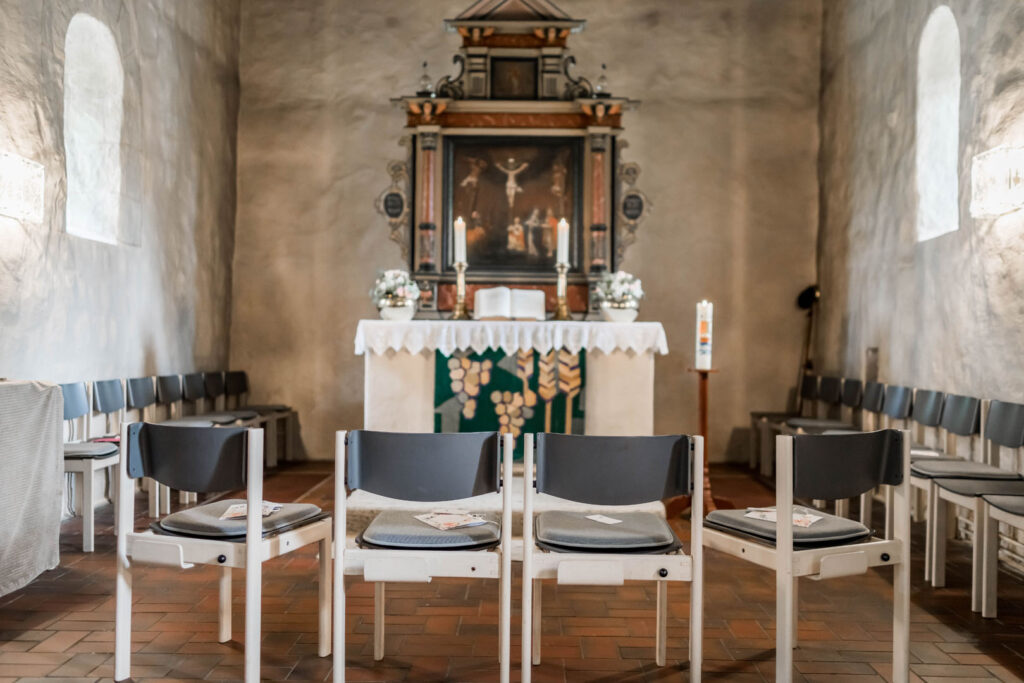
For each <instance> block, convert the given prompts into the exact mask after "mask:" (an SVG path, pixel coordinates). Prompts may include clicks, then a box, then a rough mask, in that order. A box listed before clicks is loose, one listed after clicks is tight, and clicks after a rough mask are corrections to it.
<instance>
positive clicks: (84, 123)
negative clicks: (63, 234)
mask: <svg viewBox="0 0 1024 683" xmlns="http://www.w3.org/2000/svg"><path fill="white" fill-rule="evenodd" d="M123 110H124V70H123V68H122V66H121V55H120V54H119V52H118V50H117V41H115V40H114V34H113V33H111V32H110V29H109V28H107V26H106V24H104V23H103V22H101V21H99V20H98V19H96V18H94V17H91V16H89V15H88V14H84V13H79V14H76V15H75V16H74V17H72V18H71V23H70V24H68V31H67V34H66V35H65V37H64V155H65V164H66V168H67V183H68V196H67V231H68V233H69V234H72V235H78V236H80V237H88V238H89V239H94V240H99V241H101V242H109V243H111V244H116V243H117V235H118V225H119V223H120V215H121V119H122V116H123Z"/></svg>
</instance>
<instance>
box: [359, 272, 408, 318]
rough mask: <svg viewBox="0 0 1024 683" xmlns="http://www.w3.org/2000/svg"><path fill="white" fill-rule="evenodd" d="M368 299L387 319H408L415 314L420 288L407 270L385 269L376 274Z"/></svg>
mask: <svg viewBox="0 0 1024 683" xmlns="http://www.w3.org/2000/svg"><path fill="white" fill-rule="evenodd" d="M370 299H372V300H373V304H374V305H375V306H376V307H377V308H378V309H379V310H380V312H381V317H383V318H385V319H387V320H408V319H410V318H412V316H413V315H415V314H416V306H417V304H419V300H420V288H419V285H417V284H416V281H415V280H413V279H412V277H411V276H410V275H409V273H408V272H407V271H404V270H399V269H397V268H396V269H392V270H385V271H383V272H382V273H381V274H380V275H378V276H377V281H376V282H375V283H374V285H373V289H371V290H370Z"/></svg>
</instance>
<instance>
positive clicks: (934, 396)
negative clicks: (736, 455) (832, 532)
mask: <svg viewBox="0 0 1024 683" xmlns="http://www.w3.org/2000/svg"><path fill="white" fill-rule="evenodd" d="M861 387H862V385H861V382H860V380H857V379H843V378H838V377H821V378H820V379H819V378H817V377H815V376H813V375H808V376H806V377H805V378H804V380H803V385H802V387H801V393H802V395H803V398H804V402H805V405H808V406H810V407H811V412H812V415H813V416H807V415H800V416H785V415H783V416H779V415H778V414H773V415H769V414H763V413H762V414H758V415H757V417H755V418H754V419H755V420H756V424H757V427H758V431H759V432H760V433H761V436H760V438H761V439H763V438H764V436H763V435H764V434H767V433H771V432H773V431H774V432H777V433H808V432H818V433H830V432H850V431H854V430H856V429H877V428H880V427H886V428H889V427H893V426H900V427H904V428H907V429H910V430H911V432H912V435H913V437H914V444H913V445H912V447H911V470H910V472H911V475H910V485H911V487H912V489H913V490H914V491H915V496H914V500H913V505H912V511H913V517H914V518H915V519H918V520H920V519H921V517H923V518H924V521H925V563H924V574H925V579H926V580H927V581H929V582H930V584H931V585H932V586H933V587H935V588H941V587H944V586H945V584H946V571H945V568H946V545H947V539H948V538H949V537H950V536H951V535H952V533H953V532H955V526H954V524H951V520H952V521H954V522H955V519H956V518H955V516H954V512H955V509H956V508H957V507H959V508H961V509H965V510H968V511H970V512H971V516H972V523H973V533H972V534H971V544H972V581H971V609H972V610H973V611H975V612H980V613H981V614H982V616H984V617H995V616H996V614H997V607H996V603H997V598H996V594H997V581H998V554H999V545H1000V543H999V526H998V525H999V524H1000V523H1002V524H1005V525H1007V527H1009V528H1010V529H1024V477H1022V476H1021V470H1022V464H1024V463H1022V462H1021V455H1022V448H1024V404H1020V403H1010V402H1008V401H1000V400H995V399H992V400H988V399H979V398H975V397H971V396H962V395H958V394H947V393H943V392H940V391H934V390H927V389H913V388H910V387H906V386H898V385H889V386H883V385H881V384H879V383H877V382H868V383H867V384H866V385H863V391H861ZM858 412H859V415H858V414H857V413H858ZM858 417H859V419H856V418H858ZM855 425H859V426H855ZM763 445H764V441H760V442H759V444H758V446H759V447H763ZM764 457H765V456H764V455H762V470H763V469H764V464H763V459H764ZM883 495H884V499H885V501H886V515H885V519H886V523H885V528H886V537H891V536H892V533H893V515H892V505H891V495H892V494H891V492H889V491H886V492H884V494H883ZM922 498H923V499H924V501H925V505H924V507H923V509H922V506H921V504H920V501H921V499H922ZM871 503H872V496H870V495H868V496H863V497H862V498H861V514H860V518H861V522H863V523H865V524H868V523H870V519H871ZM846 510H847V508H846V507H844V502H837V514H846Z"/></svg>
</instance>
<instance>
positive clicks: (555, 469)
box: [536, 434, 693, 505]
mask: <svg viewBox="0 0 1024 683" xmlns="http://www.w3.org/2000/svg"><path fill="white" fill-rule="evenodd" d="M536 459H537V492H538V493H547V494H550V495H552V496H556V497H558V498H565V499H566V500H573V501H576V502H579V503H587V504H591V505H636V504H638V503H648V502H650V501H654V500H664V499H666V498H673V497H675V496H684V495H689V494H690V493H692V489H693V481H692V480H693V477H692V476H691V474H690V473H691V471H692V467H691V465H692V464H693V442H692V439H691V438H690V437H688V436H681V435H675V436H575V435H570V434H538V435H537V450H536Z"/></svg>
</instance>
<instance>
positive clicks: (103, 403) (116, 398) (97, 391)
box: [92, 379, 125, 413]
mask: <svg viewBox="0 0 1024 683" xmlns="http://www.w3.org/2000/svg"><path fill="white" fill-rule="evenodd" d="M92 402H93V407H95V408H96V410H98V411H99V412H101V413H116V412H117V411H119V410H121V409H122V408H124V406H125V403H124V389H123V388H122V387H121V380H119V379H104V380H100V381H98V382H93V383H92Z"/></svg>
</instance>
